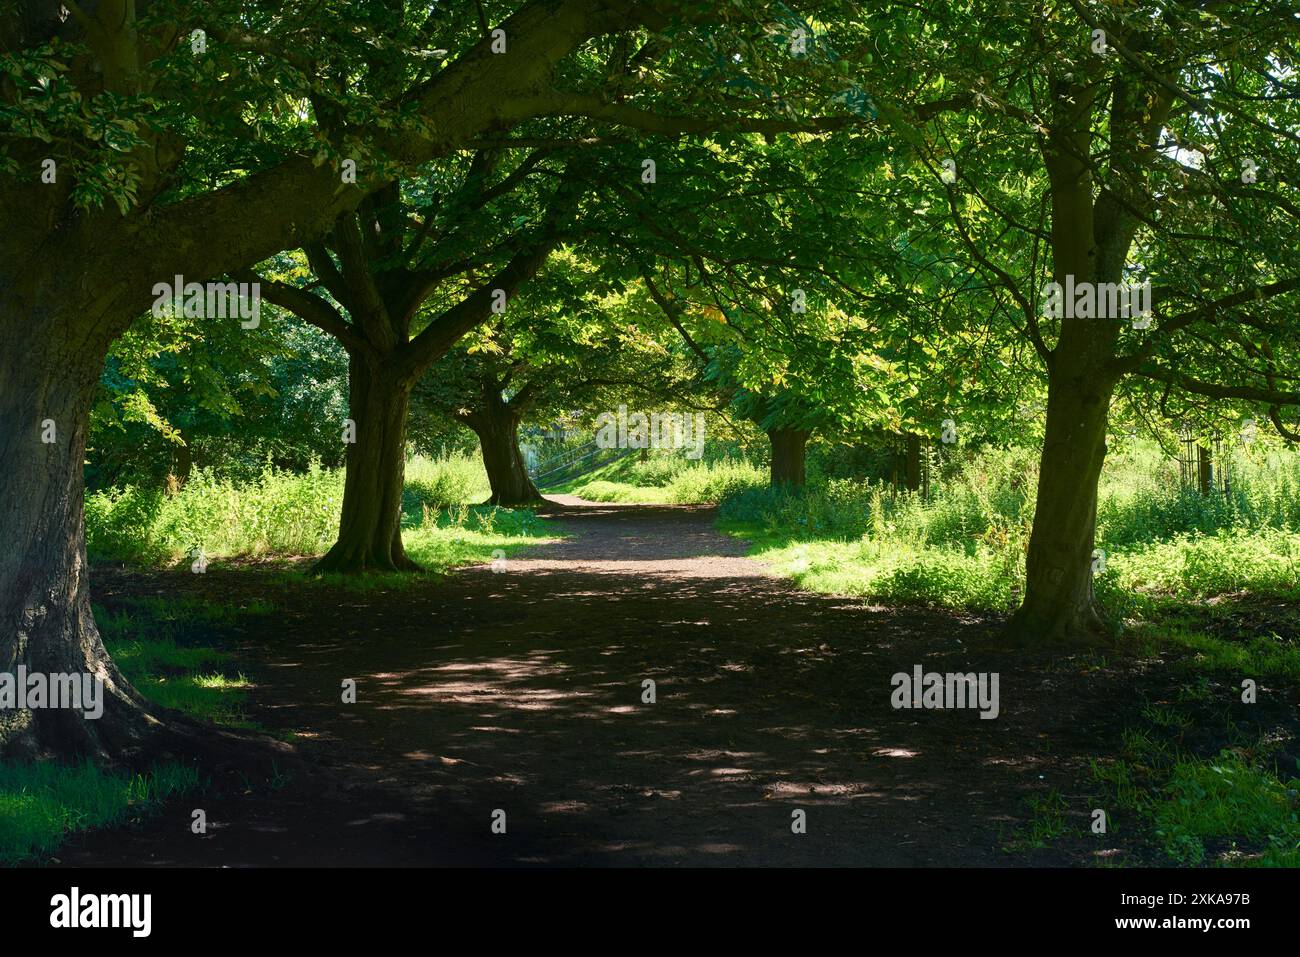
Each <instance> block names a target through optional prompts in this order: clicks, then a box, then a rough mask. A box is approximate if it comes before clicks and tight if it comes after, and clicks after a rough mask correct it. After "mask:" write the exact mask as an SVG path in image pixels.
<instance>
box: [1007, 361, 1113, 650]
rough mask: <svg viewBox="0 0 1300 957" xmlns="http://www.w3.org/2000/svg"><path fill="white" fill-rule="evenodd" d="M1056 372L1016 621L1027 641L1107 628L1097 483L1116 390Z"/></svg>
mask: <svg viewBox="0 0 1300 957" xmlns="http://www.w3.org/2000/svg"><path fill="white" fill-rule="evenodd" d="M1057 378H1058V377H1057V376H1052V377H1051V380H1052V381H1051V386H1050V388H1049V392H1048V403H1047V428H1046V432H1045V438H1044V442H1043V454H1042V457H1041V459H1040V466H1039V476H1038V498H1037V502H1036V505H1035V509H1034V527H1033V532H1032V534H1031V535H1030V539H1029V552H1028V555H1027V556H1026V573H1027V574H1026V584H1025V600H1024V604H1022V605H1021V607H1020V609H1019V610H1018V611H1017V612H1016V614H1015V616H1014V617H1013V618H1012V621H1011V632H1012V634H1013V636H1015V637H1017V638H1019V639H1021V640H1022V641H1024V642H1025V643H1029V644H1039V643H1044V642H1054V641H1063V640H1080V639H1083V640H1087V639H1091V638H1094V637H1096V636H1098V635H1100V634H1102V633H1104V632H1105V631H1106V622H1105V616H1104V615H1103V613H1102V610H1101V607H1100V606H1099V605H1098V603H1097V600H1096V597H1095V596H1094V594H1093V587H1092V553H1093V547H1094V544H1095V536H1096V529H1097V484H1098V481H1099V479H1100V477H1101V468H1102V464H1103V462H1104V461H1105V458H1106V425H1107V416H1108V412H1109V405H1110V396H1111V389H1110V388H1109V387H1102V388H1093V389H1088V388H1086V387H1085V386H1084V384H1083V383H1082V382H1077V381H1076V382H1073V383H1062V382H1059V381H1056V380H1057Z"/></svg>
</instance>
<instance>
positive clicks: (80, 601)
mask: <svg viewBox="0 0 1300 957" xmlns="http://www.w3.org/2000/svg"><path fill="white" fill-rule="evenodd" d="M0 305H2V304H0ZM28 328H30V327H28ZM15 332H16V330H13V329H10V330H9V335H8V338H7V339H6V341H4V343H3V345H2V346H0V469H3V476H4V478H3V481H4V496H3V498H2V499H0V542H3V543H4V547H3V548H0V672H6V673H8V674H10V675H14V676H15V679H14V680H15V681H16V680H17V677H16V676H17V674H18V669H19V667H20V666H22V667H25V669H26V671H27V673H28V674H31V673H34V672H39V673H42V674H44V675H47V676H48V675H52V674H68V675H75V676H78V680H80V676H82V675H89V676H91V677H92V678H99V679H102V681H103V709H104V710H103V714H102V716H101V717H99V718H97V719H90V718H86V717H84V716H83V712H82V711H78V710H70V709H52V708H37V709H22V710H18V709H7V710H3V711H0V753H2V754H4V755H6V756H18V757H33V756H36V755H39V754H45V753H55V754H59V755H65V756H66V755H74V754H82V755H93V756H96V757H100V758H114V759H116V758H121V757H124V756H130V755H131V754H133V753H136V752H138V751H139V749H140V746H141V745H142V744H143V743H144V741H145V739H146V738H147V737H148V736H149V735H150V732H151V731H154V730H157V729H159V728H161V727H162V724H161V722H160V721H159V720H158V718H157V717H156V716H154V715H153V714H151V713H150V711H149V708H148V706H147V705H146V703H145V702H144V701H143V700H142V699H141V698H140V696H139V695H138V694H137V693H136V692H135V691H134V689H132V688H131V686H130V685H129V684H128V683H127V681H126V680H125V679H124V678H123V677H122V675H121V673H120V672H119V671H118V670H117V667H116V666H115V665H114V664H113V662H112V660H111V659H110V658H109V656H108V652H107V651H106V650H105V649H104V644H103V642H102V640H101V639H100V636H99V631H98V630H97V629H96V627H95V620H94V618H93V616H92V615H91V610H90V593H89V588H88V584H87V567H86V542H85V534H84V530H83V524H82V522H83V518H82V503H83V485H82V462H83V461H84V458H85V448H86V432H87V428H88V423H89V414H90V406H91V401H92V399H93V396H94V390H95V383H96V381H97V380H98V378H99V373H100V370H101V369H102V368H103V362H104V353H105V352H106V350H107V344H106V343H104V344H103V347H102V348H98V347H97V346H96V345H95V344H92V343H88V342H86V341H85V340H84V339H82V338H78V337H74V336H71V335H69V334H68V330H66V329H63V328H61V327H60V326H59V325H57V324H54V323H51V324H50V325H49V326H47V327H45V328H43V329H41V330H39V331H38V332H37V333H36V334H35V335H32V336H27V337H25V338H23V339H22V340H21V341H20V340H19V339H16V338H14V337H13V336H14V334H15ZM49 439H52V440H53V441H46V440H49Z"/></svg>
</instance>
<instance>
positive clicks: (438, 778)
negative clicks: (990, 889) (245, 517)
mask: <svg viewBox="0 0 1300 957" xmlns="http://www.w3.org/2000/svg"><path fill="white" fill-rule="evenodd" d="M560 504H561V505H562V506H563V507H562V508H561V509H560V510H558V511H556V512H555V513H554V514H553V516H552V517H551V518H548V522H554V523H555V524H556V525H557V526H558V528H559V530H560V531H562V532H563V533H564V534H565V535H566V536H568V537H566V538H565V539H563V540H561V541H555V542H551V543H548V544H545V545H540V546H536V547H532V548H529V549H528V550H526V551H525V552H524V553H522V554H521V556H520V557H515V558H511V559H509V560H508V561H506V562H505V564H504V565H501V564H498V565H497V566H496V568H495V569H494V568H493V567H491V566H478V567H474V568H466V569H462V570H460V571H458V572H456V573H454V574H452V575H450V576H448V577H447V578H445V579H439V580H436V581H425V582H420V583H419V584H417V585H415V586H412V587H409V588H403V589H400V590H395V591H394V590H376V591H368V592H347V591H342V590H333V591H329V592H328V593H325V594H323V593H322V592H321V590H320V589H319V588H315V589H307V588H304V587H302V586H294V585H293V583H291V582H284V581H273V580H271V577H270V576H269V574H262V573H259V572H257V571H256V570H247V569H246V570H242V571H240V572H238V573H231V574H222V573H221V572H220V571H218V572H216V573H215V574H214V573H212V572H210V573H209V574H208V575H206V576H189V577H190V578H191V579H193V578H202V579H203V581H202V583H194V582H188V583H187V587H188V588H190V589H204V590H209V591H210V592H211V593H212V595H213V596H214V597H215V596H217V595H219V594H221V595H223V597H227V596H230V595H232V594H234V595H238V594H247V593H248V592H250V591H257V592H258V593H259V594H260V595H261V596H263V597H265V598H268V599H270V600H271V601H272V602H274V604H275V605H276V608H277V614H276V615H275V616H273V621H274V627H273V628H271V629H259V630H258V631H257V632H255V633H249V634H248V635H246V636H245V638H244V643H243V649H242V653H243V657H244V660H245V661H246V662H247V663H248V667H249V669H250V671H251V673H252V675H253V677H254V678H255V680H256V686H255V688H254V691H253V698H254V706H253V707H252V709H251V712H252V714H253V716H254V717H255V718H256V719H257V720H258V721H259V722H260V723H262V724H263V725H264V726H266V727H268V728H272V729H280V730H292V731H295V732H298V733H299V734H300V735H301V737H300V738H299V740H300V741H301V742H302V745H303V747H304V749H306V751H307V752H308V753H309V754H310V755H312V756H313V757H314V759H315V760H317V761H319V762H320V763H322V764H324V765H326V766H327V767H328V768H330V769H332V771H333V772H335V774H336V777H337V780H338V781H340V782H342V785H341V786H342V787H343V788H344V790H345V792H347V793H346V800H350V801H352V802H353V804H354V807H353V808H352V809H351V813H352V816H353V817H354V818H355V823H354V824H348V825H344V824H341V823H339V824H337V825H336V826H337V827H346V828H360V829H361V830H362V831H364V832H365V833H366V834H367V840H369V841H370V842H371V843H370V844H367V845H366V848H367V849H366V850H362V851H359V852H348V853H349V854H353V853H355V854H359V855H360V857H361V859H362V862H365V861H368V860H369V859H370V858H371V857H372V856H375V855H378V856H380V857H382V853H381V852H377V851H374V850H373V849H372V848H373V846H375V844H374V842H375V841H379V843H380V844H383V841H381V840H379V838H376V837H374V834H376V833H378V834H384V835H388V840H389V841H390V842H398V843H400V847H397V848H394V849H390V851H389V852H388V853H389V854H390V855H394V856H397V857H400V858H401V861H400V862H403V863H411V862H414V863H420V862H427V863H439V862H446V861H447V860H449V859H451V860H454V861H456V862H468V863H540V864H565V863H581V864H604V863H609V864H655V863H670V862H671V863H686V864H696V865H708V864H740V863H743V864H859V865H877V866H879V865H923V864H980V865H995V864H999V863H1007V862H1008V858H1007V856H1006V854H1005V853H1004V852H1003V850H1002V848H1003V846H1004V845H1005V843H1006V841H1007V840H1008V839H1009V837H1010V836H1011V833H1012V832H1013V830H1014V829H1015V827H1016V826H1017V825H1018V824H1019V823H1022V821H1023V817H1024V810H1025V807H1024V805H1025V798H1026V797H1027V796H1028V795H1032V794H1039V795H1041V794H1042V793H1044V792H1045V791H1046V790H1048V789H1057V788H1066V787H1070V786H1072V782H1074V781H1076V780H1077V779H1079V778H1080V777H1082V776H1085V773H1086V772H1085V771H1084V769H1085V768H1086V764H1087V761H1088V759H1089V758H1090V757H1091V756H1093V755H1095V754H1096V753H1097V750H1098V742H1099V741H1100V740H1103V739H1106V740H1110V741H1112V742H1113V741H1115V740H1116V739H1117V738H1118V733H1117V727H1118V726H1122V725H1119V724H1118V723H1119V722H1122V721H1123V720H1124V717H1123V715H1124V713H1125V712H1126V711H1127V712H1131V711H1132V710H1133V709H1134V708H1135V707H1137V702H1135V701H1133V700H1132V697H1131V695H1128V696H1127V697H1126V688H1123V687H1120V685H1121V683H1120V682H1116V681H1108V680H1107V678H1108V670H1107V666H1106V665H1105V663H1104V662H1103V663H1097V662H1090V661H1084V660H1081V659H1077V658H1071V657H1068V656H1061V655H1055V656H1052V655H1046V654H1043V655H1038V656H1035V655H1030V654H1025V653H1019V652H1010V651H1006V650H1003V649H1000V648H999V646H998V643H997V642H996V641H993V640H990V636H991V635H993V634H994V633H995V629H996V626H997V624H998V623H997V622H996V621H991V620H988V619H984V618H980V617H978V616H968V615H961V614H956V613H951V612H943V611H927V610H923V609H888V608H878V607H872V606H870V605H869V604H866V603H864V602H862V601H859V600H855V599H848V598H843V597H836V596H828V595H814V594H809V593H805V592H801V591H799V590H798V589H797V588H795V587H794V586H793V585H792V584H791V583H790V582H788V581H786V580H783V579H777V578H774V577H771V576H769V575H767V574H766V573H765V571H764V568H763V566H762V565H761V564H760V563H759V562H755V561H753V560H750V559H746V558H744V557H742V554H743V551H744V544H743V543H741V542H738V541H736V540H735V539H732V538H729V537H726V536H723V535H720V534H718V533H717V532H716V531H714V529H713V528H712V517H713V513H712V511H711V510H708V509H701V508H681V507H648V506H609V505H600V506H595V505H593V506H590V507H588V506H586V505H584V504H582V503H576V504H575V503H573V502H567V503H560ZM918 664H919V665H922V666H923V667H924V668H925V669H926V670H935V671H943V672H947V671H960V672H970V671H975V672H998V673H999V675H1000V705H1001V712H1000V714H999V715H998V717H997V719H996V720H981V719H980V717H979V715H978V713H977V712H976V711H974V710H964V711H956V710H953V711H924V710H895V709H894V708H893V707H892V706H891V693H892V690H893V689H892V685H891V677H892V676H893V675H894V674H895V673H897V672H910V671H911V669H912V667H913V666H914V665H918ZM1126 677H1131V676H1126ZM347 679H352V680H354V681H355V682H356V689H357V700H356V703H354V704H349V703H344V702H343V700H342V686H343V683H344V682H345V680H347ZM647 681H652V682H654V700H653V702H651V701H650V700H648V699H649V694H648V687H649V686H648V685H647V684H646V682H647ZM376 795H379V796H380V797H377V796H376ZM1077 803H1078V805H1079V806H1078V808H1077V809H1076V810H1075V811H1074V812H1072V813H1077V814H1078V815H1079V816H1080V819H1081V820H1082V819H1084V816H1085V815H1086V813H1087V810H1088V808H1089V807H1091V806H1092V805H1091V804H1089V803H1088V801H1087V800H1085V799H1082V798H1080V799H1078V801H1077ZM498 809H499V810H502V811H504V812H505V814H506V822H507V831H506V834H504V835H501V834H493V832H492V830H491V827H490V825H491V822H492V815H493V812H494V811H496V810H498ZM797 810H802V811H804V812H805V813H806V815H807V833H805V834H794V833H792V830H791V823H792V812H795V811H797ZM322 813H324V812H322ZM295 826H298V825H295ZM310 826H311V827H313V828H316V829H317V830H319V829H320V828H321V827H324V826H325V825H324V824H322V823H321V822H319V821H317V822H316V823H315V824H313V825H310ZM312 833H313V834H315V833H316V831H313V832H312ZM313 839H315V838H314V837H313ZM353 843H354V844H355V843H356V842H355V841H354V842H353ZM345 856H346V855H345ZM343 862H345V861H340V863H343Z"/></svg>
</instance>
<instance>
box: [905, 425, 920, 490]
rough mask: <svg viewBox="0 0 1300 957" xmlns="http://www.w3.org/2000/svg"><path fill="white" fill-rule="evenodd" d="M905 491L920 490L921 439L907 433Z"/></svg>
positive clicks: (911, 433) (914, 434)
mask: <svg viewBox="0 0 1300 957" xmlns="http://www.w3.org/2000/svg"><path fill="white" fill-rule="evenodd" d="M905 482H906V485H907V490H908V491H909V492H919V491H920V490H921V437H920V436H919V435H917V434H916V433H915V432H908V433H907V472H906V477H905Z"/></svg>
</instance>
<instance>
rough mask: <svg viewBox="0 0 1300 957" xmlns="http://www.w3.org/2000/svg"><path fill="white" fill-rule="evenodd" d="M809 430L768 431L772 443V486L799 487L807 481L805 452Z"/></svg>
mask: <svg viewBox="0 0 1300 957" xmlns="http://www.w3.org/2000/svg"><path fill="white" fill-rule="evenodd" d="M809 434H810V433H809V432H808V430H807V429H768V430H767V437H768V438H769V439H771V441H772V484H773V485H774V486H775V485H788V486H794V487H799V486H802V485H803V484H804V482H805V480H806V473H805V469H804V452H805V449H806V447H807V445H808V436H809Z"/></svg>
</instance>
